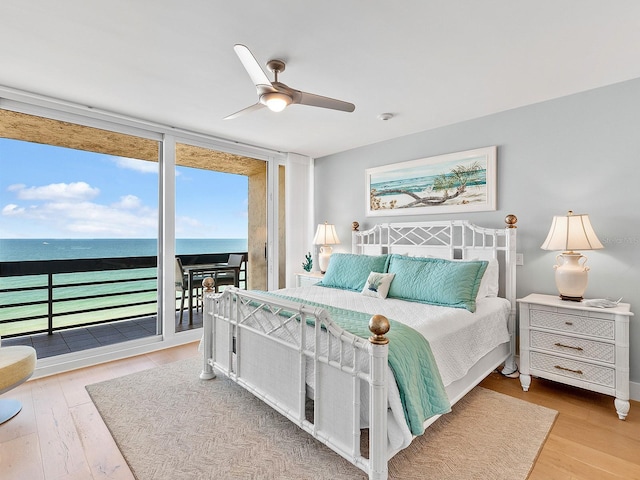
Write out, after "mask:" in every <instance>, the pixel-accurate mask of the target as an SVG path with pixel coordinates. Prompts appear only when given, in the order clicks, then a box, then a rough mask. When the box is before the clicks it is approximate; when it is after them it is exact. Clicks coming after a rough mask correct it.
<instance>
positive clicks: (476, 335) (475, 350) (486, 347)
mask: <svg viewBox="0 0 640 480" xmlns="http://www.w3.org/2000/svg"><path fill="white" fill-rule="evenodd" d="M277 293H278V294H281V295H286V296H289V297H295V298H300V299H304V300H307V301H310V302H317V303H321V304H325V305H333V306H335V307H339V308H346V309H348V310H355V311H358V312H365V313H370V314H372V315H374V314H381V315H384V316H386V317H387V318H389V319H393V320H395V321H398V322H402V323H404V324H406V325H408V326H410V327H412V328H413V329H415V330H417V331H418V332H420V333H421V334H422V335H424V337H425V338H426V339H427V340H428V341H429V343H430V345H431V350H432V351H433V355H434V357H435V359H436V363H437V364H438V369H439V370H440V375H441V377H442V381H443V383H444V385H445V387H446V386H448V385H449V384H451V383H452V382H454V381H456V380H458V379H460V378H462V377H464V376H465V375H466V373H467V372H468V371H469V369H470V368H471V367H472V366H473V365H474V364H475V363H476V362H477V361H478V360H480V359H481V358H482V357H483V356H484V355H486V354H487V353H488V352H490V351H491V350H493V349H494V348H495V347H497V346H498V345H501V344H503V343H505V342H508V341H509V332H508V328H507V318H508V315H509V310H510V306H509V301H508V300H506V299H504V298H498V297H485V298H482V299H478V301H477V306H476V312H475V313H471V312H469V311H467V310H464V309H461V308H447V307H438V306H434V305H427V304H423V303H417V302H407V301H403V300H397V299H393V298H386V299H380V298H373V297H367V296H364V295H362V294H360V293H358V292H352V291H348V290H339V289H335V288H326V287H318V286H310V287H297V288H285V289H282V290H278V292H277Z"/></svg>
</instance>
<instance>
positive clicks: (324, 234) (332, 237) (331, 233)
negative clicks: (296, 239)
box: [313, 222, 340, 245]
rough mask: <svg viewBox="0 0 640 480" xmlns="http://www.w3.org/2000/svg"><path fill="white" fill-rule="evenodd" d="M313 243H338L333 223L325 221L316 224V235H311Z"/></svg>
mask: <svg viewBox="0 0 640 480" xmlns="http://www.w3.org/2000/svg"><path fill="white" fill-rule="evenodd" d="M313 243H314V244H315V245H336V244H338V243H340V239H339V238H338V234H337V233H336V227H335V225H329V224H328V223H327V222H325V223H321V224H320V225H318V229H317V230H316V236H315V237H313Z"/></svg>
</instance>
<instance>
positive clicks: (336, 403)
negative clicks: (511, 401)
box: [200, 215, 517, 479]
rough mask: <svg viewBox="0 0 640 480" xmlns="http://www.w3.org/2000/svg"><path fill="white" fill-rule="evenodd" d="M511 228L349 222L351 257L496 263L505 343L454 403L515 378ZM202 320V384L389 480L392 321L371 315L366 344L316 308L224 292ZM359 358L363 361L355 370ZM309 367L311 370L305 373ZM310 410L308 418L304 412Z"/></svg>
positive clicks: (454, 395) (465, 381)
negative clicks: (487, 381) (364, 417)
mask: <svg viewBox="0 0 640 480" xmlns="http://www.w3.org/2000/svg"><path fill="white" fill-rule="evenodd" d="M516 222H517V219H516V217H515V216H513V215H509V216H507V218H506V223H507V227H506V228H502V229H493V228H482V227H477V226H475V225H472V224H471V223H469V222H467V221H463V220H455V221H437V222H417V223H390V224H382V225H376V226H374V227H373V228H371V229H370V230H367V231H363V232H359V231H357V224H355V223H354V226H355V230H354V231H353V235H352V239H353V242H352V251H353V253H360V254H369V255H377V254H382V253H400V254H411V255H420V256H427V255H430V256H436V257H441V258H449V259H456V258H458V259H482V260H489V259H497V260H498V261H499V263H500V283H501V284H500V296H503V297H505V298H507V299H508V300H509V301H510V302H511V310H510V314H509V319H508V329H509V334H510V341H509V342H507V343H504V344H502V345H500V346H498V347H497V348H496V349H494V350H493V351H491V352H490V353H488V354H487V355H485V356H484V357H483V358H482V359H481V360H480V361H479V362H478V363H477V364H476V365H474V367H472V369H471V370H470V371H469V372H468V374H467V375H466V376H465V377H464V378H462V379H460V380H457V381H455V382H453V383H452V384H451V385H449V386H448V387H447V389H446V390H447V395H448V396H449V399H450V401H451V404H452V405H453V404H454V403H456V402H457V401H458V400H459V399H460V398H462V397H463V396H464V395H465V394H466V393H467V392H469V391H470V390H471V389H472V388H473V387H475V386H476V385H477V384H478V383H480V381H482V379H484V378H485V377H486V376H487V375H488V374H489V373H491V372H492V371H493V370H494V369H496V368H497V367H498V366H500V365H502V364H504V368H503V373H505V374H510V373H513V372H515V371H516V370H517V366H516V364H515V360H514V354H515V331H516V330H515V312H516V299H515V293H516V268H515V266H516V262H515V257H516V226H515V224H516ZM204 313H205V315H204V336H203V342H202V347H203V370H202V373H201V374H200V378H202V379H212V378H215V376H216V374H215V373H214V367H215V369H216V370H217V371H218V372H221V373H223V374H224V375H225V376H227V377H228V378H230V379H231V380H233V381H235V382H236V383H238V384H239V385H242V386H243V387H244V388H246V389H247V390H249V391H250V392H252V393H253V394H254V395H256V396H257V397H258V398H260V399H262V400H263V401H264V402H265V403H267V404H268V405H270V406H271V407H273V408H274V409H276V410H277V411H278V412H280V413H281V414H282V415H284V416H286V417H287V418H289V419H290V420H291V421H293V422H294V423H296V424H297V425H298V426H299V427H300V428H302V429H304V430H305V431H307V432H308V433H310V434H311V435H312V436H314V437H315V438H316V439H318V440H319V441H321V442H322V443H324V444H325V445H327V446H328V447H329V448H331V449H332V450H334V451H335V452H336V453H338V454H340V455H341V456H342V457H344V458H345V459H347V460H348V461H350V462H351V463H353V464H354V465H356V466H357V467H359V468H360V469H362V470H364V471H365V472H367V473H368V475H369V478H371V479H386V478H387V473H388V469H387V462H388V460H389V459H390V458H391V457H392V456H393V455H395V453H397V451H389V450H388V446H387V406H388V403H387V393H388V388H389V387H388V384H387V381H388V378H387V371H388V364H387V356H388V345H387V343H388V340H387V339H386V337H385V336H384V335H385V334H386V333H387V331H388V322H386V319H385V318H384V317H382V318H380V316H375V318H373V317H372V321H371V322H370V329H371V330H372V336H371V337H370V338H369V339H368V340H367V339H363V338H360V337H356V336H354V335H352V334H350V333H348V332H346V331H344V330H343V329H341V328H340V327H339V326H338V325H336V324H334V323H333V321H332V320H331V318H330V317H329V315H328V313H327V312H326V311H325V310H324V309H322V308H318V307H311V306H305V305H303V304H300V303H295V302H291V301H287V300H284V299H279V298H278V297H274V296H271V295H267V294H263V293H256V292H247V291H243V290H238V289H236V288H229V289H227V290H225V292H224V293H222V294H214V293H212V292H211V291H209V292H208V293H206V294H205V309H204ZM309 322H312V324H313V325H315V328H313V335H311V332H309V331H307V330H311V329H309V328H308V327H306V325H308V323H309ZM385 322H386V323H385ZM321 326H322V327H321ZM325 327H326V328H325ZM291 332H295V334H291ZM363 355H364V356H365V359H367V361H365V362H359V361H358V359H360V358H362V356H363ZM309 364H311V365H312V367H313V368H312V369H309V368H307V367H308V366H309ZM309 372H312V373H309ZM309 377H312V378H309ZM392 381H393V379H392ZM309 385H313V386H314V387H313V402H312V407H309V404H308V402H307V397H308V386H309ZM362 385H364V387H362ZM361 388H368V390H369V405H368V408H369V456H368V458H366V457H365V456H363V455H362V453H361V451H360V440H361V439H360V435H361V426H360V425H361V424H360V410H361V405H360V399H361V394H360V389H361ZM310 408H312V415H311V414H309V413H308V412H307V411H308V410H309V409H310ZM436 419H437V417H433V418H431V419H429V420H428V421H427V424H430V423H432V422H433V421H435V420H436Z"/></svg>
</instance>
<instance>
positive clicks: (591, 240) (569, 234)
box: [540, 210, 604, 252]
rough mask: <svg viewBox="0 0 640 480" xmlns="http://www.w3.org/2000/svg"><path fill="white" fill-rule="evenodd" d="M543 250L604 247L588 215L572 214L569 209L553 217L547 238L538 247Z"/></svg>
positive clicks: (566, 250) (565, 250)
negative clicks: (564, 213) (563, 213)
mask: <svg viewBox="0 0 640 480" xmlns="http://www.w3.org/2000/svg"><path fill="white" fill-rule="evenodd" d="M540 248H542V249H543V250H562V251H564V252H569V251H573V250H597V249H600V248H604V246H603V245H602V243H600V240H598V237H597V236H596V232H594V230H593V227H592V226H591V222H590V221H589V215H584V214H579V215H574V214H573V212H572V211H571V210H569V212H568V213H567V215H557V216H555V217H553V221H552V223H551V228H550V229H549V234H548V235H547V239H546V240H545V241H544V243H543V244H542V246H541V247H540Z"/></svg>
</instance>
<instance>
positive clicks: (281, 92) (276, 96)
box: [225, 45, 356, 120]
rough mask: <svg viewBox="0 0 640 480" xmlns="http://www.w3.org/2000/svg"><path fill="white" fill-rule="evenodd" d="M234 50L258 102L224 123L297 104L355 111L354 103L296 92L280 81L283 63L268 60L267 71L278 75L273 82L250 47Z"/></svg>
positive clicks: (229, 117)
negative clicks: (256, 94)
mask: <svg viewBox="0 0 640 480" xmlns="http://www.w3.org/2000/svg"><path fill="white" fill-rule="evenodd" d="M233 49H234V50H235V52H236V54H237V55H238V57H239V58H240V61H241V62H242V65H243V66H244V68H245V70H246V71H247V73H248V74H249V77H251V81H252V82H253V83H254V84H255V86H256V90H257V91H258V103H256V104H254V105H251V106H250V107H247V108H244V109H242V110H240V111H239V112H236V113H233V114H231V115H229V116H228V117H225V120H231V119H232V118H236V117H239V116H240V115H244V114H245V113H249V112H252V111H254V110H259V109H261V108H264V107H267V108H268V109H269V110H271V111H273V112H281V111H282V110H284V109H285V108H286V107H287V106H288V105H294V104H296V103H297V104H300V105H309V106H312V107H322V108H330V109H332V110H341V111H343V112H353V111H354V110H355V108H356V106H355V105H354V104H353V103H349V102H343V101H342V100H336V99H334V98H329V97H323V96H320V95H315V94H313V93H307V92H301V91H300V90H295V89H293V88H291V87H288V86H287V85H285V84H284V83H281V82H279V81H278V74H280V73H282V72H284V69H285V64H284V62H283V61H281V60H269V61H268V62H267V68H268V69H269V70H271V71H272V72H273V73H274V75H275V80H274V81H273V82H271V81H269V78H268V77H267V75H266V74H265V73H264V71H263V70H262V68H261V67H260V64H258V62H257V61H256V59H255V57H254V56H253V54H252V53H251V51H250V50H249V49H248V48H247V47H245V46H244V45H235V46H234V47H233Z"/></svg>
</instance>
